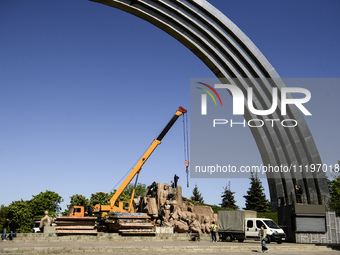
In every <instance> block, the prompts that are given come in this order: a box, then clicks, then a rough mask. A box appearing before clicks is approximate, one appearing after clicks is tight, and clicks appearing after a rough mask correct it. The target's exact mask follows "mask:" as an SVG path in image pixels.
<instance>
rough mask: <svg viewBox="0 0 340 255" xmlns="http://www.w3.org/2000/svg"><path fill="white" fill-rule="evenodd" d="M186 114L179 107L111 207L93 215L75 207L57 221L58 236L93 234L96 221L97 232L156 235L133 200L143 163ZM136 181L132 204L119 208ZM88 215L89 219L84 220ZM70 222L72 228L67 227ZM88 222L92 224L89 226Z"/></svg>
mask: <svg viewBox="0 0 340 255" xmlns="http://www.w3.org/2000/svg"><path fill="white" fill-rule="evenodd" d="M186 112H187V110H186V109H184V108H183V107H179V109H178V110H177V111H176V113H175V115H174V116H173V117H172V119H171V120H170V121H169V123H168V124H167V125H166V126H165V128H164V129H163V131H162V132H161V133H160V134H159V135H158V137H157V138H156V139H155V140H153V142H152V143H151V145H150V147H149V148H148V149H147V151H146V152H145V153H144V155H143V156H142V157H141V158H140V159H139V161H138V162H137V164H136V165H135V166H134V167H133V169H132V171H131V172H130V174H129V175H128V176H127V177H126V179H125V180H124V182H123V183H122V184H121V185H120V187H119V188H118V190H117V191H116V192H115V194H114V195H113V196H112V198H111V199H110V201H109V205H100V204H97V205H95V206H94V208H93V212H92V211H91V209H92V208H90V209H88V208H85V207H82V206H74V207H72V208H71V210H70V212H69V214H68V216H66V217H58V218H57V220H56V223H57V227H56V230H57V233H58V231H59V233H61V234H64V233H77V234H78V233H81V232H83V233H92V232H93V230H94V228H92V227H93V220H95V221H96V228H97V230H98V231H105V232H119V233H120V234H155V231H154V225H153V224H152V223H151V222H150V217H149V216H148V215H147V214H145V213H136V212H135V210H134V207H133V198H134V195H135V188H136V185H137V180H138V175H139V173H140V171H141V169H142V166H143V165H144V163H145V162H146V161H147V159H148V158H149V157H150V156H151V154H152V152H153V151H154V150H155V149H156V148H157V146H158V145H159V144H160V143H161V141H162V139H163V138H164V136H165V135H166V134H167V132H168V131H169V130H170V128H171V127H172V125H173V124H174V123H175V122H176V120H177V119H178V118H179V116H181V115H182V114H184V113H186ZM134 177H136V182H135V186H134V189H133V191H132V195H131V199H130V200H129V201H119V205H118V206H116V205H115V204H116V201H117V199H118V198H119V197H120V196H121V194H122V192H123V191H124V189H125V188H126V187H127V186H128V185H129V184H130V182H131V181H132V179H133V178H134ZM125 205H127V206H125ZM76 212H79V213H76ZM86 213H87V214H88V216H89V217H85V216H86V215H85V214H86ZM92 213H94V215H96V217H90V216H92ZM86 219H88V221H86ZM58 222H59V224H58ZM68 222H70V224H68ZM86 222H90V223H89V224H87V223H86ZM77 223H79V224H77ZM85 225H88V228H86V227H85ZM90 228H91V229H90ZM91 231H92V232H91Z"/></svg>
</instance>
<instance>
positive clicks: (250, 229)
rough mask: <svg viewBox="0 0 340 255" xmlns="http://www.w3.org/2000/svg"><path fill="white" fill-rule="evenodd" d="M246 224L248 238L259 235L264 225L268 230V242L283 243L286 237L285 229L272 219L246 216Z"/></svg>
mask: <svg viewBox="0 0 340 255" xmlns="http://www.w3.org/2000/svg"><path fill="white" fill-rule="evenodd" d="M245 224H246V226H245V230H246V238H257V237H259V231H260V229H261V226H262V225H263V226H264V228H265V229H266V230H267V238H268V241H267V243H270V242H277V243H282V241H283V240H285V238H286V235H285V233H284V231H283V230H282V229H281V228H280V227H279V226H278V225H276V223H275V222H274V221H273V220H271V219H265V218H246V220H245Z"/></svg>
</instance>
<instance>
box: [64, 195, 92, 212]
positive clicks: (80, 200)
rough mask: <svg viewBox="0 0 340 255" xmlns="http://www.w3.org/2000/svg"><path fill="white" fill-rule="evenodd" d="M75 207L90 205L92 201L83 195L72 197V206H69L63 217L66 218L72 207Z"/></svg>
mask: <svg viewBox="0 0 340 255" xmlns="http://www.w3.org/2000/svg"><path fill="white" fill-rule="evenodd" d="M74 205H80V206H81V205H90V201H89V200H88V199H87V198H86V197H85V196H83V195H80V194H74V195H72V196H70V204H68V205H67V208H66V209H65V211H64V212H63V213H62V215H63V216H66V215H67V214H68V212H69V211H70V209H71V207H72V206H74Z"/></svg>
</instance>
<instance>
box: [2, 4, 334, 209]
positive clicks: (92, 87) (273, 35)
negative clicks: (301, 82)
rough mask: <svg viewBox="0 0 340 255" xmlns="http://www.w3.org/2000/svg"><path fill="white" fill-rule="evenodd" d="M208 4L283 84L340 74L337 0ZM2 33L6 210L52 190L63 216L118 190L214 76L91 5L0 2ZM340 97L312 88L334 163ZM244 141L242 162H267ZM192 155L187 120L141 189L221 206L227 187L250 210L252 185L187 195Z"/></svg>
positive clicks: (322, 140) (314, 124) (318, 136)
mask: <svg viewBox="0 0 340 255" xmlns="http://www.w3.org/2000/svg"><path fill="white" fill-rule="evenodd" d="M209 2H210V3H211V4H213V5H214V6H215V7H217V8H218V9H219V10H220V11H222V12H223V13H224V14H225V15H226V16H227V17H228V18H229V19H231V20H232V21H233V22H234V23H235V24H236V25H237V26H238V27H240V28H241V30H243V32H244V33H245V34H246V35H247V36H248V37H249V38H250V39H251V40H252V41H253V42H254V43H255V45H256V46H257V47H258V48H259V49H260V50H261V51H262V52H263V54H264V55H265V56H266V57H267V58H268V60H269V61H270V62H271V64H272V65H273V66H274V68H275V69H276V70H277V72H278V73H279V74H280V75H281V77H312V78H315V77H340V69H339V60H340V50H339V45H340V33H339V30H338V27H339V25H340V18H339V12H340V2H339V1H337V0H297V1H281V0H278V1H269V0H266V1H265V0H258V1H253V0H238V1H235V0H231V1H224V0H211V1H209ZM0 32H1V40H0V92H1V93H0V99H1V100H0V113H1V115H0V116H1V118H0V127H1V129H0V130H1V132H0V172H1V189H2V191H3V192H1V195H0V204H5V205H8V204H10V203H11V202H12V201H15V200H20V199H24V200H27V199H30V198H31V196H32V195H36V194H38V193H39V192H41V191H45V190H52V191H55V192H57V193H59V194H60V195H61V196H62V197H63V198H64V199H65V203H63V207H64V206H65V204H67V203H68V202H69V197H70V196H71V195H73V194H77V193H78V194H83V195H85V196H87V197H90V195H91V194H92V193H95V192H98V191H104V192H109V191H110V190H111V189H112V188H114V186H115V185H116V184H117V182H118V181H119V180H120V179H121V178H122V177H123V176H124V175H125V173H126V172H128V171H129V170H130V168H131V167H132V166H133V165H134V163H135V162H136V161H137V160H138V159H139V157H140V156H141V155H142V154H143V152H144V151H145V150H146V149H147V147H148V146H149V145H150V143H151V142H152V140H153V139H154V138H156V137H157V135H158V133H159V132H160V131H161V130H162V129H163V127H164V126H165V124H166V123H167V122H168V120H169V119H170V118H171V117H172V115H173V114H174V112H175V111H176V110H177V108H178V106H180V105H181V106H183V107H185V108H187V109H189V107H190V102H189V92H190V89H189V87H190V78H199V77H206V78H210V77H211V78H213V77H214V76H213V74H212V72H211V71H210V70H209V69H208V68H207V67H206V66H205V65H204V64H203V63H202V62H201V61H200V60H199V59H198V58H197V57H196V56H194V55H193V54H192V53H191V52H190V51H189V50H188V49H187V48H185V47H184V46H183V45H181V44H180V43H179V42H177V41H176V40H175V39H173V38H172V37H171V36H169V35H168V34H166V33H165V32H163V31H161V30H160V29H158V28H156V27H154V26H153V25H151V24H149V23H148V22H146V21H144V20H141V19H139V18H137V17H134V16H132V15H130V14H128V13H125V12H122V11H120V10H117V9H114V8H111V7H108V6H106V5H101V4H98V3H94V2H90V1H86V0H73V1H66V0H58V1H57V0H50V1H43V0H30V1H24V0H19V1H11V0H3V1H1V2H0ZM336 92H339V88H338V87H335V88H330V89H329V90H328V89H327V90H325V89H324V88H321V87H320V88H317V87H316V88H313V91H312V96H313V95H315V97H316V100H314V104H311V105H310V107H312V111H314V112H315V115H313V117H312V118H310V119H307V122H308V123H309V125H310V129H311V131H312V134H313V136H314V139H315V141H316V144H317V146H318V149H319V152H320V154H321V157H322V160H323V162H325V163H328V164H335V163H336V161H337V160H339V159H340V155H339V131H338V127H339V124H340V123H339V117H338V115H336V114H338V109H339V107H340V105H339V102H338V95H339V94H338V93H336ZM326 111H327V114H325V112H326ZM332 114H334V116H332ZM238 136H239V137H242V139H243V141H244V143H243V144H240V145H239V146H236V145H235V148H234V150H235V151H236V152H239V153H235V156H233V160H238V161H239V162H242V160H244V158H245V157H246V156H247V157H250V160H253V162H254V164H258V163H259V162H261V160H260V155H259V153H258V151H257V148H256V145H255V143H254V141H253V138H252V136H251V133H250V131H249V130H247V129H246V130H243V131H241V132H240V133H239V134H238ZM244 147H246V148H247V150H249V153H245V152H244V151H243V149H244ZM183 154H184V153H183V131H182V123H181V121H178V123H176V124H175V126H174V127H173V128H172V129H171V130H170V132H169V133H168V135H167V136H166V137H165V138H164V139H163V141H162V144H161V145H160V146H159V147H158V148H157V149H156V151H155V152H154V154H153V155H152V156H151V157H150V159H149V161H148V162H147V163H146V164H145V166H144V167H143V169H142V172H141V174H140V177H139V181H140V182H142V183H145V184H147V185H149V184H151V183H152V182H153V181H154V180H156V181H158V182H170V180H172V178H173V176H174V174H175V173H176V174H177V175H179V177H180V180H179V184H181V185H182V186H183V195H184V196H186V197H189V196H190V195H191V194H192V189H193V187H194V185H195V184H197V185H198V187H199V190H200V191H201V193H202V195H203V198H204V200H205V201H206V202H207V203H210V204H218V203H220V202H221V197H220V196H221V193H222V191H223V187H224V186H225V185H226V184H227V182H228V181H229V180H230V181H232V184H231V188H232V190H233V191H235V192H236V200H237V202H238V204H239V205H240V206H241V207H242V206H244V200H243V198H242V196H243V195H245V194H246V191H247V189H248V188H249V180H248V179H209V180H207V179H191V180H190V188H186V187H185V183H186V176H185V167H184V162H183V161H184V155H183ZM235 157H236V158H235ZM248 160H249V158H248ZM263 184H264V186H265V188H266V194H267V196H268V195H269V194H268V188H267V184H266V180H265V179H264V180H263Z"/></svg>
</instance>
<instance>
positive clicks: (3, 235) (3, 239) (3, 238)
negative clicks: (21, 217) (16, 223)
mask: <svg viewBox="0 0 340 255" xmlns="http://www.w3.org/2000/svg"><path fill="white" fill-rule="evenodd" d="M8 222H9V219H6V221H5V223H4V224H3V227H2V238H1V239H2V241H7V240H6V231H7V229H8Z"/></svg>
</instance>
